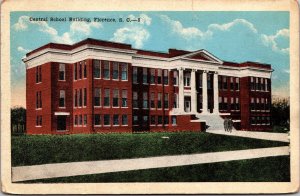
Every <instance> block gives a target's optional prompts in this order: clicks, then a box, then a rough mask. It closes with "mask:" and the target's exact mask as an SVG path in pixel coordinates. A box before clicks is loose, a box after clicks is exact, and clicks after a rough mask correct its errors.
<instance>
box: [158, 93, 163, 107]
mask: <svg viewBox="0 0 300 196" xmlns="http://www.w3.org/2000/svg"><path fill="white" fill-rule="evenodd" d="M161 98H162V94H161V93H157V108H159V109H161V107H162V100H161Z"/></svg>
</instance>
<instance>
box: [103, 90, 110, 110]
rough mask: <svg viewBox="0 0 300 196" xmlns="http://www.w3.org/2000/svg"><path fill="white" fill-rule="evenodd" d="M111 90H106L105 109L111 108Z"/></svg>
mask: <svg viewBox="0 0 300 196" xmlns="http://www.w3.org/2000/svg"><path fill="white" fill-rule="evenodd" d="M109 93H110V90H109V89H107V88H106V89H104V107H109V106H110V96H109Z"/></svg>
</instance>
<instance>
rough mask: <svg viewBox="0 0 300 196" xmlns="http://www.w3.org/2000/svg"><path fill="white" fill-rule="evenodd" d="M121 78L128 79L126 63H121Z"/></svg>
mask: <svg viewBox="0 0 300 196" xmlns="http://www.w3.org/2000/svg"><path fill="white" fill-rule="evenodd" d="M121 71H122V73H121V80H128V66H127V63H122V64H121Z"/></svg>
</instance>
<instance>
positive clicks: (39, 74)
mask: <svg viewBox="0 0 300 196" xmlns="http://www.w3.org/2000/svg"><path fill="white" fill-rule="evenodd" d="M35 82H36V83H39V82H42V66H37V67H36V69H35Z"/></svg>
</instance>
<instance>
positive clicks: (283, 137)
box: [206, 130, 289, 142]
mask: <svg viewBox="0 0 300 196" xmlns="http://www.w3.org/2000/svg"><path fill="white" fill-rule="evenodd" d="M206 132H207V133H213V134H220V135H231V136H238V137H248V138H255V139H262V140H272V141H279V142H289V138H288V134H287V133H270V132H258V131H232V132H231V133H230V132H226V131H224V130H207V131H206Z"/></svg>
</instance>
